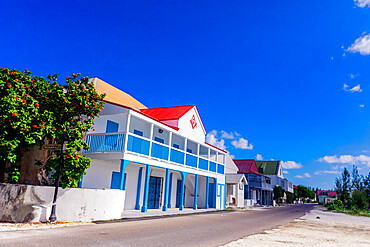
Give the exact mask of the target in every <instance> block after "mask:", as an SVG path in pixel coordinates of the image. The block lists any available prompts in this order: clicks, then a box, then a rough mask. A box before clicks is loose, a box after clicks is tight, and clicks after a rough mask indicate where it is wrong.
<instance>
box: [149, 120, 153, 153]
mask: <svg viewBox="0 0 370 247" xmlns="http://www.w3.org/2000/svg"><path fill="white" fill-rule="evenodd" d="M153 130H154V124H151V125H150V143H149V157H150V156H151V155H152V143H153Z"/></svg>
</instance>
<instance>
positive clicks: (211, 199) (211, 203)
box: [208, 183, 216, 208]
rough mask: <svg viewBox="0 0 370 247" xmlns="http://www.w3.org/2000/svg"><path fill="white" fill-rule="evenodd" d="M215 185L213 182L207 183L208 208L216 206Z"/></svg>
mask: <svg viewBox="0 0 370 247" xmlns="http://www.w3.org/2000/svg"><path fill="white" fill-rule="evenodd" d="M215 189H216V185H215V183H209V197H208V205H209V207H210V208H216V194H215Z"/></svg>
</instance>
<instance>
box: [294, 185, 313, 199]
mask: <svg viewBox="0 0 370 247" xmlns="http://www.w3.org/2000/svg"><path fill="white" fill-rule="evenodd" d="M295 194H296V198H300V199H306V198H308V199H314V198H315V192H314V191H312V190H310V189H309V188H308V187H306V186H303V185H298V187H297V189H296V190H295Z"/></svg>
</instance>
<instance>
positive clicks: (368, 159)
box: [318, 154, 370, 167]
mask: <svg viewBox="0 0 370 247" xmlns="http://www.w3.org/2000/svg"><path fill="white" fill-rule="evenodd" d="M318 161H320V162H325V163H329V164H333V163H336V164H349V165H366V166H368V167H370V156H366V155H363V154H361V155H358V156H353V155H340V156H339V157H337V156H336V155H333V156H328V155H326V156H324V157H322V158H320V159H319V160H318Z"/></svg>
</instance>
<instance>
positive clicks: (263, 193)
mask: <svg viewBox="0 0 370 247" xmlns="http://www.w3.org/2000/svg"><path fill="white" fill-rule="evenodd" d="M234 162H235V164H236V166H237V167H238V173H240V174H244V175H245V177H246V178H247V181H248V184H247V185H245V187H244V199H245V200H250V201H251V203H252V205H254V204H258V205H272V197H273V186H272V184H271V179H270V178H269V177H267V176H265V175H262V174H261V173H259V172H258V168H257V165H256V161H255V160H234ZM248 204H249V202H248V201H247V202H246V205H248Z"/></svg>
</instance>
